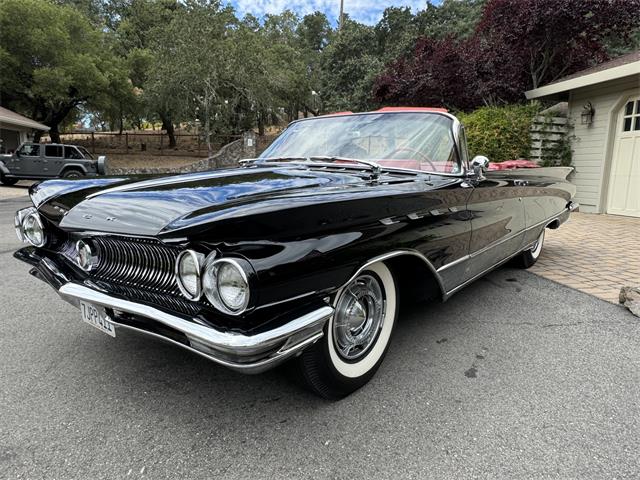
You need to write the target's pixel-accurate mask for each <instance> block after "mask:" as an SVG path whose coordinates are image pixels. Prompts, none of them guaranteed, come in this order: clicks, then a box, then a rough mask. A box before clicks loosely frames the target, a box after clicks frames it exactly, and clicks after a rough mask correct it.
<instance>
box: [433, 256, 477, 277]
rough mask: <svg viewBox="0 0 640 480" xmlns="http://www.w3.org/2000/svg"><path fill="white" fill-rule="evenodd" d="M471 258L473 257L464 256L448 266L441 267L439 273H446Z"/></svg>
mask: <svg viewBox="0 0 640 480" xmlns="http://www.w3.org/2000/svg"><path fill="white" fill-rule="evenodd" d="M470 258H471V255H464V256H462V257H460V258H458V259H456V260H454V261H453V262H449V263H447V264H446V265H443V266H441V267H440V268H438V273H440V272H444V271H445V270H447V269H448V268H451V267H455V266H456V265H458V264H459V263H462V262H466V261H467V260H469V259H470Z"/></svg>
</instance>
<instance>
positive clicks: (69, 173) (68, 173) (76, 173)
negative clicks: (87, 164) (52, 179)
mask: <svg viewBox="0 0 640 480" xmlns="http://www.w3.org/2000/svg"><path fill="white" fill-rule="evenodd" d="M80 177H84V173H83V172H82V171H81V170H78V169H76V168H70V169H68V170H65V171H64V172H62V178H80Z"/></svg>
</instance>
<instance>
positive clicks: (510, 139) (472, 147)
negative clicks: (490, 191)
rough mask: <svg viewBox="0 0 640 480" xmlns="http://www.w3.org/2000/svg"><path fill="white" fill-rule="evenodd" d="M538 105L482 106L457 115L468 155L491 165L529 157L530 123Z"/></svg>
mask: <svg viewBox="0 0 640 480" xmlns="http://www.w3.org/2000/svg"><path fill="white" fill-rule="evenodd" d="M539 112H540V105H538V104H529V105H505V106H501V107H482V108H479V109H477V110H475V111H473V112H471V113H459V114H458V115H457V116H458V118H459V119H460V121H461V122H462V123H463V124H464V126H465V131H466V134H467V143H468V144H469V154H470V155H471V158H473V157H474V156H475V155H485V156H487V157H489V160H491V161H492V162H504V161H505V160H516V159H518V158H529V151H530V149H531V120H532V119H533V117H534V116H536V115H537V114H538V113H539Z"/></svg>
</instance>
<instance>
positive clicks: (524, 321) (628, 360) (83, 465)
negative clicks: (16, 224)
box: [0, 189, 640, 480]
mask: <svg viewBox="0 0 640 480" xmlns="http://www.w3.org/2000/svg"><path fill="white" fill-rule="evenodd" d="M2 190H4V189H2ZM25 204H26V201H25V198H24V196H22V197H17V198H5V199H4V200H0V252H1V253H0V265H1V266H2V267H1V268H2V270H1V273H2V275H0V291H1V292H2V297H1V298H2V308H1V309H0V312H1V313H0V379H1V381H2V389H1V390H0V412H2V413H1V416H0V419H1V420H0V477H1V478H3V479H5V478H6V479H13V478H33V479H39V478H56V479H67V478H68V479H72V478H73V479H86V478H92V479H98V478H123V477H125V478H144V477H147V478H153V479H163V478H203V479H210V478H218V477H220V478H225V479H235V478H243V479H244V478H255V479H258V478H269V479H270V480H273V479H278V478H336V479H346V478H354V479H360V478H363V479H364V478H420V479H423V478H457V479H464V478H509V479H511V478H563V479H564V478H580V479H603V478H637V475H638V472H639V471H640V457H639V456H638V454H637V452H638V449H639V448H640V435H639V434H640V420H639V417H640V405H639V400H638V397H639V396H638V393H639V389H640V387H639V386H638V385H640V373H639V372H640V353H639V352H640V348H639V347H640V339H639V336H638V333H639V324H638V319H637V318H635V317H633V316H632V315H631V314H630V313H629V312H627V311H625V310H624V309H623V308H622V307H619V306H617V305H613V304H610V303H607V302H605V301H602V300H599V299H597V298H595V297H592V296H589V295H586V294H583V293H580V292H577V291H575V290H572V289H570V288H567V287H563V286H561V285H559V284H556V283H553V282H551V281H549V280H546V279H543V278H541V277H537V276H535V275H532V274H529V273H527V272H523V271H516V270H511V269H500V270H498V271H496V272H494V273H492V274H490V275H489V276H488V277H486V278H484V279H482V280H480V281H478V282H476V283H475V284H474V285H472V286H470V287H468V288H466V289H464V290H463V291H462V292H460V293H459V294H456V295H455V296H454V297H453V298H452V299H451V300H450V301H448V302H447V303H445V304H433V305H418V306H414V307H411V308H409V309H405V311H403V312H402V313H401V316H400V322H399V324H398V327H397V331H396V334H395V337H394V339H393V343H392V346H391V349H390V352H389V354H388V356H387V359H386V361H385V363H384V364H383V366H382V368H381V369H380V371H379V372H378V374H377V376H376V377H375V378H374V379H373V381H372V382H371V383H370V384H369V385H367V386H366V387H365V388H363V389H362V390H360V391H359V392H357V393H355V394H354V395H352V396H350V397H349V398H347V399H345V400H343V401H340V402H337V403H329V402H326V401H323V400H321V399H318V398H316V397H314V396H312V395H311V394H308V393H307V392H305V391H304V390H301V389H300V388H298V387H297V386H296V385H294V384H292V383H290V382H289V381H288V380H287V378H286V376H285V375H284V374H283V372H282V371H281V370H278V371H274V372H268V373H266V374H263V375H259V376H243V375H241V374H237V373H233V372H230V371H228V370H226V369H224V368H222V367H219V366H217V365H215V364H213V363H210V362H207V361H206V360H204V359H201V358H199V357H197V356H195V355H193V354H190V353H188V352H184V351H181V350H179V349H177V348H175V347H173V346H170V345H167V344H164V343H161V342H158V341H154V340H150V339H147V338H144V337H140V336H134V335H124V334H122V335H118V337H117V338H116V339H112V338H110V337H108V336H106V335H104V334H102V333H101V332H99V331H97V330H95V329H93V328H91V327H90V326H88V325H85V324H83V323H82V322H81V321H80V316H79V313H78V312H77V311H76V310H75V309H74V308H73V307H71V306H69V305H68V304H66V303H65V302H63V301H61V300H60V299H59V298H58V297H57V295H56V294H55V293H54V292H53V291H52V290H51V289H50V288H49V287H47V286H45V285H44V284H43V283H41V282H39V281H38V280H36V279H35V278H32V277H31V276H29V275H28V274H27V271H28V268H27V266H25V265H23V264H21V263H20V262H18V261H17V260H14V259H13V258H12V256H11V251H12V250H13V249H14V248H16V247H17V240H16V239H15V235H14V233H13V225H12V216H13V211H14V210H15V209H16V208H19V207H20V206H22V205H25Z"/></svg>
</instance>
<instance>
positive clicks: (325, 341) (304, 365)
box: [296, 262, 398, 400]
mask: <svg viewBox="0 0 640 480" xmlns="http://www.w3.org/2000/svg"><path fill="white" fill-rule="evenodd" d="M397 297H398V296H397V291H396V282H395V281H394V278H393V275H392V273H391V271H390V270H389V268H388V267H387V266H386V265H385V264H384V263H382V262H379V263H375V264H373V265H371V266H369V267H367V268H366V269H365V270H363V271H362V272H360V273H359V274H358V276H357V277H356V278H355V279H354V280H353V281H352V282H350V283H349V284H348V285H346V286H345V287H344V288H342V289H341V290H340V291H339V292H338V294H337V295H336V298H335V302H334V308H335V313H334V315H333V317H332V318H331V319H330V320H329V321H328V322H327V325H326V326H325V331H324V336H323V338H322V339H321V340H319V341H318V342H316V343H315V344H314V345H313V346H311V347H310V348H308V349H307V350H305V351H304V352H303V353H302V355H301V356H300V357H298V358H297V359H296V360H297V366H298V369H299V372H300V374H301V377H302V379H303V381H304V382H305V383H306V385H307V386H308V387H309V388H310V389H311V390H312V391H313V392H315V393H317V394H318V395H320V396H322V397H324V398H327V399H331V400H337V399H340V398H343V397H345V396H347V395H349V394H350V393H352V392H354V391H355V390H357V389H359V388H360V387H362V386H363V385H364V384H366V383H367V382H368V381H369V380H370V379H371V378H372V377H373V375H374V374H375V373H376V371H377V370H378V368H379V367H380V364H381V363H382V360H383V359H384V356H385V354H386V353H387V348H388V346H389V341H390V339H391V334H392V332H393V327H394V325H395V321H396V317H397V313H398V301H397Z"/></svg>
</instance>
